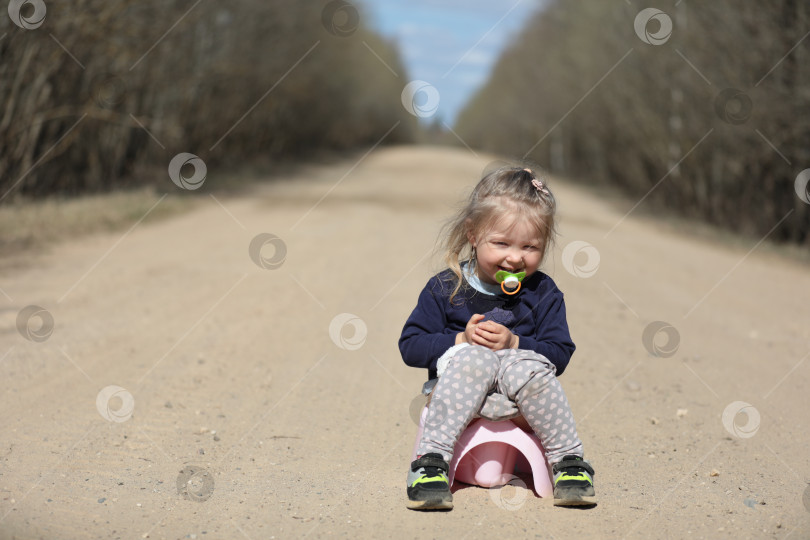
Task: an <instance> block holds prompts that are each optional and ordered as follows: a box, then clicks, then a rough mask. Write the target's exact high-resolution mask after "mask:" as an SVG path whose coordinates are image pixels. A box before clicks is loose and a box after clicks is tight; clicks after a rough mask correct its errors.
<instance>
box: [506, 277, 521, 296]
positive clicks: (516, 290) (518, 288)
mask: <svg viewBox="0 0 810 540" xmlns="http://www.w3.org/2000/svg"><path fill="white" fill-rule="evenodd" d="M504 285H506V281H505V280H504V281H501V290H502V291H503V292H504V294H509V295H512V294H517V293H518V291H519V290H520V287H521V285H523V284H522V283H521V282H520V281H518V285H517V288H516V289H515V290H514V291H507V290H506V287H505V286H504Z"/></svg>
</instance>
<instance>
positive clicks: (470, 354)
mask: <svg viewBox="0 0 810 540" xmlns="http://www.w3.org/2000/svg"><path fill="white" fill-rule="evenodd" d="M453 364H455V365H456V366H458V367H459V368H461V371H463V372H465V374H466V375H468V376H470V377H474V378H480V377H481V376H486V377H487V378H489V377H493V376H495V374H497V373H498V368H499V367H500V360H499V359H498V357H497V355H495V353H494V352H492V351H491V350H489V349H487V348H486V347H483V346H481V345H470V346H469V347H464V348H463V349H461V350H460V351H459V352H458V354H456V356H455V357H454V358H453Z"/></svg>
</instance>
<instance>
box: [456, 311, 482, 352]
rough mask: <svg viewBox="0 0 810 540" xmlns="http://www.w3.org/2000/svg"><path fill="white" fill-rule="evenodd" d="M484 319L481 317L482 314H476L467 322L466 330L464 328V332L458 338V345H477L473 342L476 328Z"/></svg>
mask: <svg viewBox="0 0 810 540" xmlns="http://www.w3.org/2000/svg"><path fill="white" fill-rule="evenodd" d="M483 318H484V316H483V315H481V314H480V313H476V314H475V315H473V316H472V317H470V320H469V321H467V326H466V328H464V332H463V333H461V334H459V335H458V336H456V344H458V343H465V342H466V343H469V344H471V345H472V344H473V343H475V342H474V341H473V336H474V335H475V328H476V326H477V325H478V323H479V322H480V321H481V319H483Z"/></svg>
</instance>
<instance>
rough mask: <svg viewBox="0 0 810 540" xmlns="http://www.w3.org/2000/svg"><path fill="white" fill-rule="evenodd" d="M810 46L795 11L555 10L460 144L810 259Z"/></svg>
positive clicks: (721, 1) (732, 7) (570, 6)
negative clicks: (608, 188) (806, 253)
mask: <svg viewBox="0 0 810 540" xmlns="http://www.w3.org/2000/svg"><path fill="white" fill-rule="evenodd" d="M645 6H646V7H645ZM808 32H810V4H808V3H807V2H801V1H799V0H770V1H768V2H755V3H746V2H732V1H730V0H718V1H716V2H715V1H713V2H671V1H651V2H647V3H646V4H645V5H643V6H641V5H638V3H632V4H631V3H628V2H604V1H599V0H592V1H584V0H583V1H578V2H571V1H563V0H553V1H550V2H549V3H548V4H547V6H546V7H545V8H544V9H543V10H542V11H541V12H539V13H538V14H537V15H536V16H535V17H534V18H533V20H531V21H530V22H529V24H528V25H527V27H526V28H525V29H524V30H523V31H522V33H521V34H520V35H518V36H516V37H515V40H514V42H513V44H512V46H511V47H510V48H509V49H508V50H506V51H505V52H504V53H503V55H502V56H501V58H500V59H499V61H498V63H497V65H496V66H495V68H494V69H493V72H492V75H491V77H490V79H489V81H488V82H487V84H486V85H485V86H484V87H483V88H482V89H481V90H480V91H479V92H478V93H477V94H476V95H475V96H474V98H473V99H472V100H471V101H470V103H469V104H468V106H467V107H466V108H465V109H464V110H463V111H462V113H461V114H460V116H459V120H458V122H457V125H456V131H457V132H458V133H459V135H460V136H461V137H462V138H463V139H464V140H465V141H466V142H467V143H468V144H470V145H473V146H475V147H478V148H483V149H486V150H490V151H495V152H498V153H501V154H506V155H510V156H514V157H516V158H527V159H531V160H533V161H536V162H539V163H542V164H544V165H546V166H547V167H548V168H549V169H550V170H551V171H552V172H554V173H558V174H562V175H568V176H571V177H573V178H578V179H581V180H584V181H586V182H592V183H607V184H612V185H616V186H619V187H620V188H622V189H623V190H624V191H625V192H626V193H628V194H630V195H631V196H633V197H635V198H637V199H638V200H642V199H643V201H644V202H643V204H644V205H646V206H647V208H649V209H667V210H672V211H675V212H677V213H679V214H681V215H683V216H686V217H689V218H694V219H699V220H703V221H706V222H709V223H712V224H716V225H719V226H722V227H725V228H728V229H731V230H735V231H739V232H742V233H744V234H751V235H756V236H759V237H765V236H766V235H767V236H768V238H770V239H774V240H778V241H783V242H791V243H797V244H801V245H810V204H808V203H809V202H810V190H808V185H807V177H805V176H804V175H802V174H801V172H802V171H803V170H805V169H808V168H810V123H808V120H807V118H810V116H809V115H808V112H810V38H808ZM805 38H807V39H805ZM808 176H810V175H808Z"/></svg>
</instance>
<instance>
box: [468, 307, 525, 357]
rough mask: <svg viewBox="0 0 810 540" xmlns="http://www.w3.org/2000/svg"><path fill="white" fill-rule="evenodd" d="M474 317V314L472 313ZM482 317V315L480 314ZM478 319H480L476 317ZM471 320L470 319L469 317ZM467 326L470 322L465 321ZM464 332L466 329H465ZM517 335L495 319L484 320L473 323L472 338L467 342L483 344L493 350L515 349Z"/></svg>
mask: <svg viewBox="0 0 810 540" xmlns="http://www.w3.org/2000/svg"><path fill="white" fill-rule="evenodd" d="M473 317H475V315H473ZM481 318H483V316H481ZM478 320H479V321H480V320H481V319H478ZM470 321H471V322H472V319H470ZM467 328H468V329H469V328H470V324H469V323H467ZM465 333H466V331H465ZM518 341H519V340H518V337H517V336H516V335H515V334H513V333H512V332H510V331H509V329H508V328H507V327H505V326H504V325H502V324H498V323H496V322H495V321H485V322H482V323H478V324H476V325H474V329H473V335H472V338H471V339H470V340H469V343H475V344H476V345H483V346H484V347H487V348H488V349H492V350H493V351H499V350H501V349H517V346H518Z"/></svg>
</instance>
